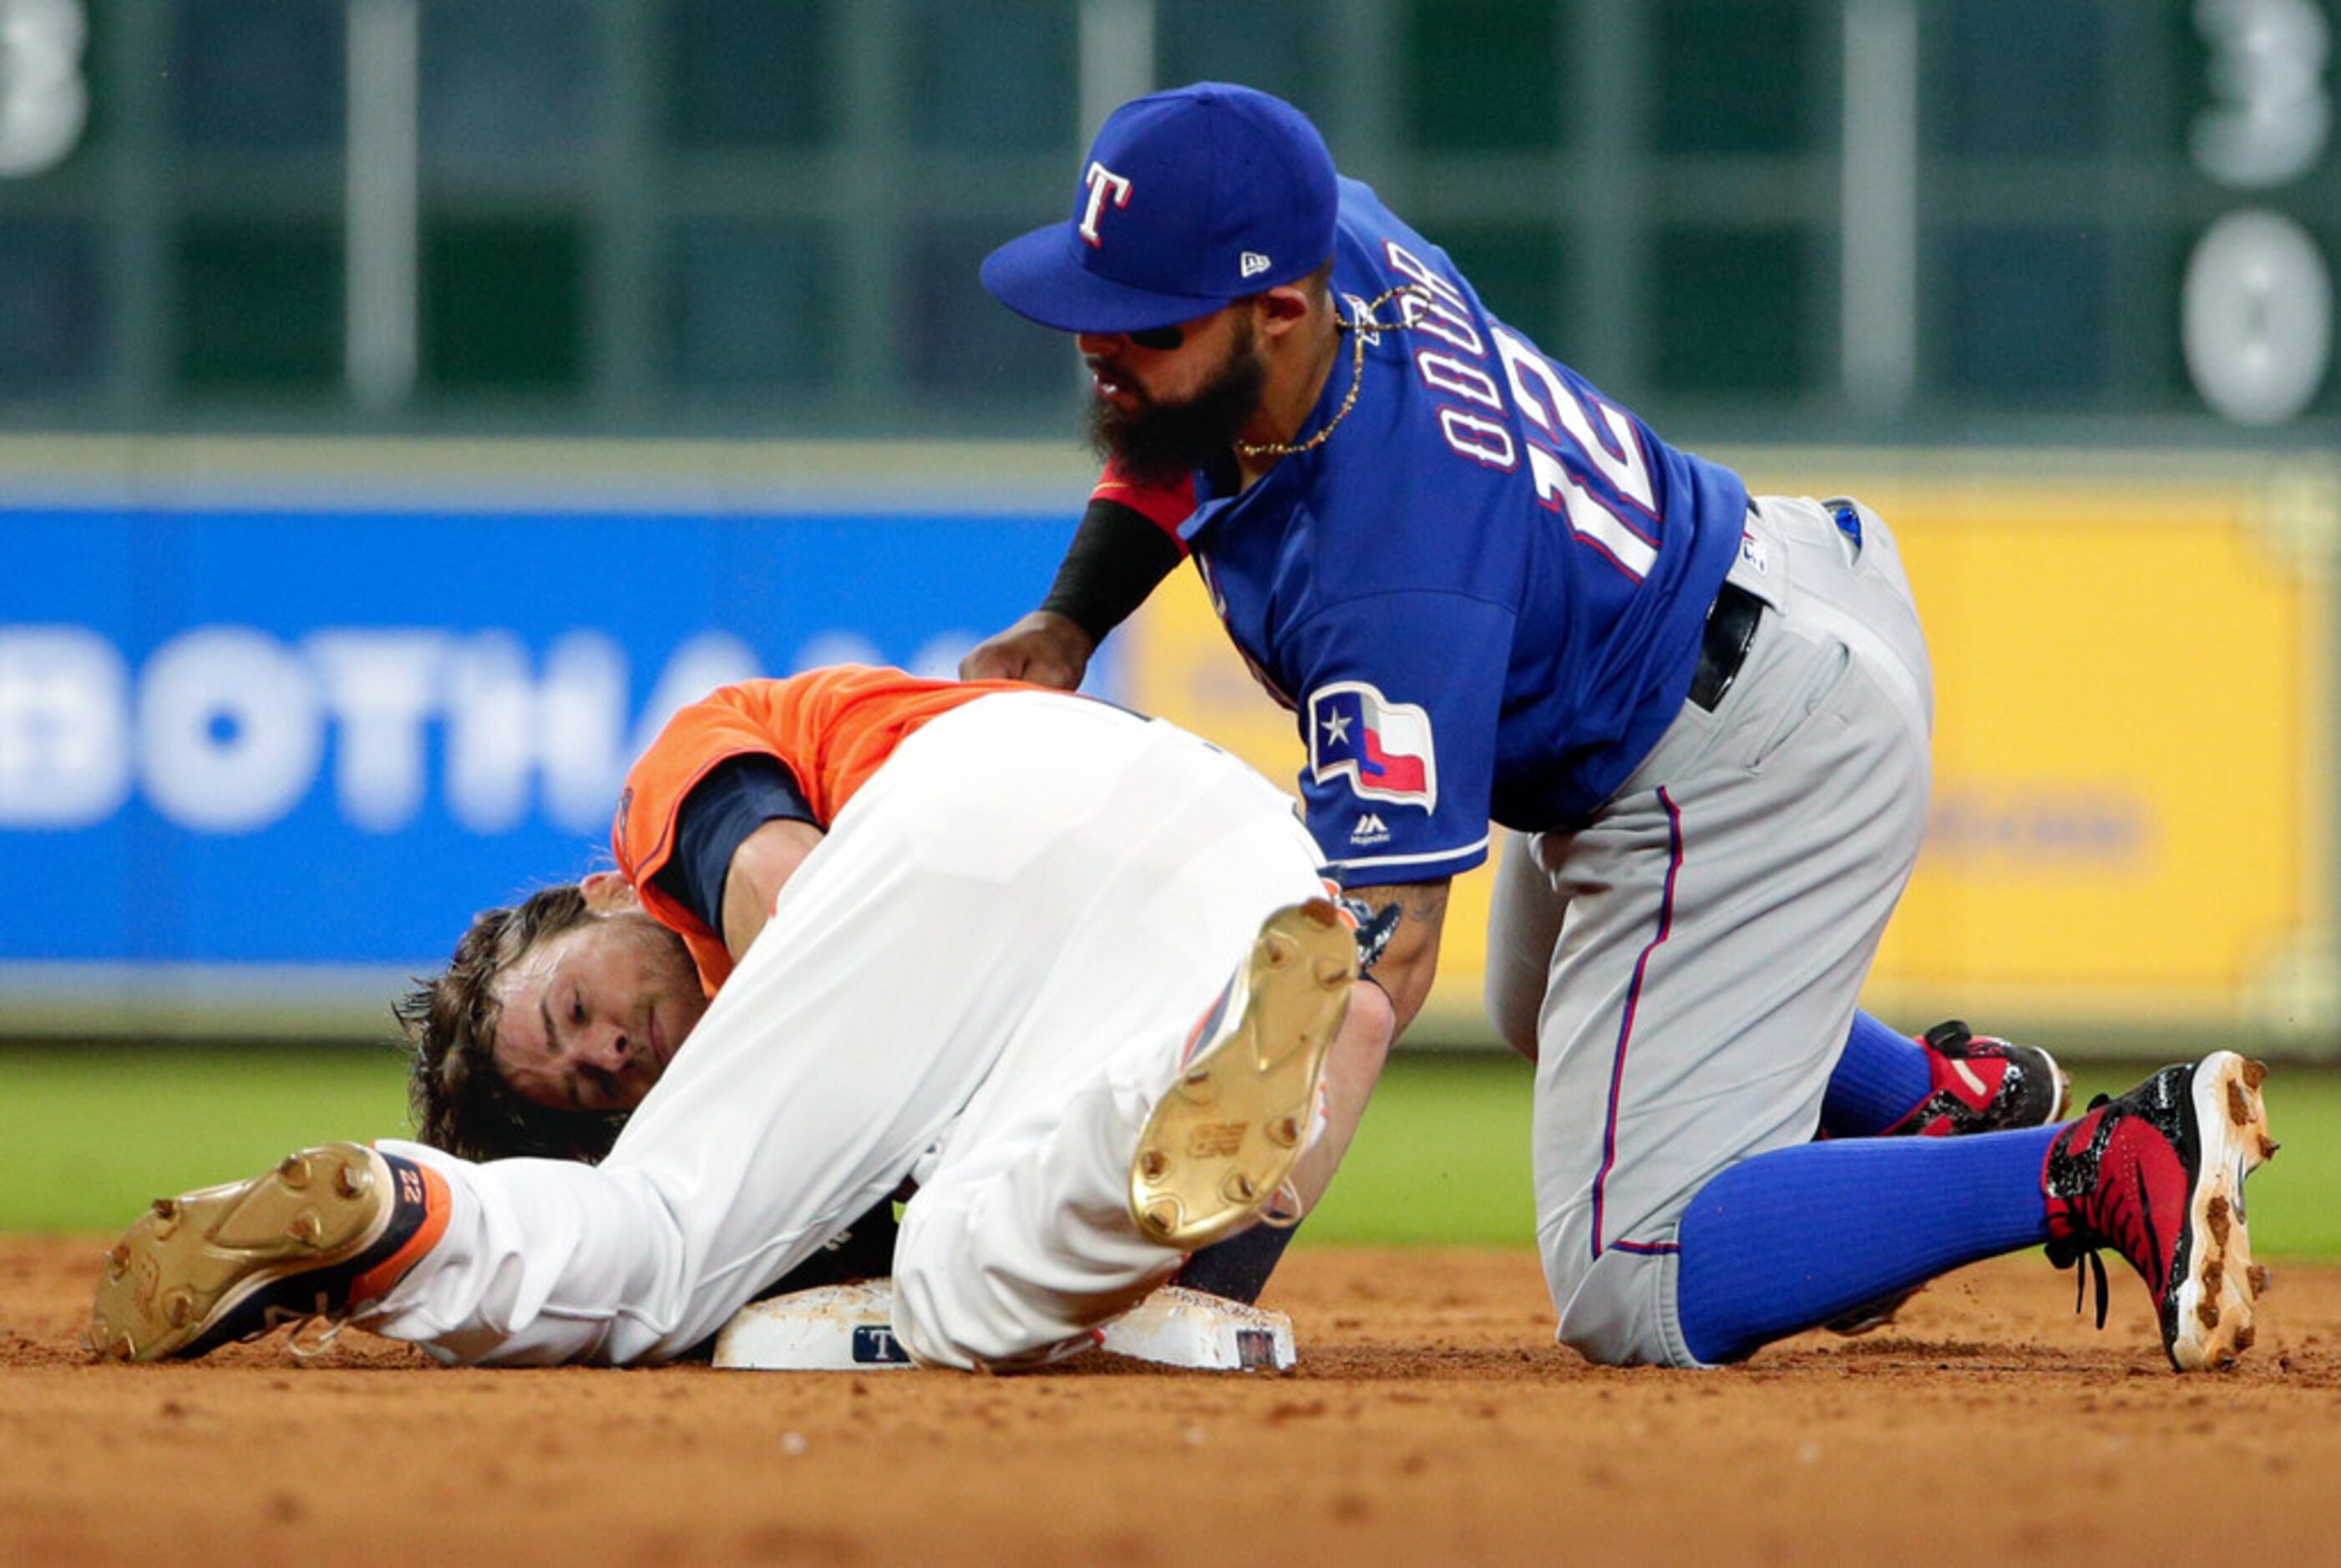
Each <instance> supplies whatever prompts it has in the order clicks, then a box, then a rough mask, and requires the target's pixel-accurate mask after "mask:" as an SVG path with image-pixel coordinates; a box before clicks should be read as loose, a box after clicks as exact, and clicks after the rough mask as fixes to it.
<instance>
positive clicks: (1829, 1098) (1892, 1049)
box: [1821, 1013, 1935, 1138]
mask: <svg viewBox="0 0 2341 1568" xmlns="http://www.w3.org/2000/svg"><path fill="white" fill-rule="evenodd" d="M1934 1087H1935V1077H1934V1074H1933V1073H1932V1072H1930V1071H1929V1070H1928V1067H1927V1050H1926V1047H1924V1046H1921V1045H1920V1044H1919V1043H1918V1041H1916V1040H1914V1039H1912V1038H1911V1037H1909V1036H1908V1035H1906V1034H1903V1033H1901V1032H1900V1031H1899V1030H1898V1029H1895V1028H1893V1027H1890V1026H1888V1025H1886V1024H1882V1023H1880V1022H1878V1020H1877V1019H1876V1018H1873V1017H1870V1016H1869V1015H1868V1013H1856V1014H1854V1015H1853V1028H1852V1029H1851V1030H1850V1031H1849V1032H1848V1034H1847V1035H1846V1037H1845V1054H1844V1055H1843V1056H1841V1057H1838V1059H1837V1067H1835V1069H1833V1070H1832V1071H1831V1072H1830V1074H1829V1081H1828V1090H1827V1091H1826V1092H1824V1093H1823V1094H1822V1096H1821V1131H1822V1132H1824V1133H1826V1134H1828V1136H1830V1137H1833V1138H1867V1137H1875V1136H1878V1134H1879V1133H1882V1132H1884V1131H1885V1130H1886V1129H1887V1128H1888V1127H1890V1126H1893V1125H1894V1124H1895V1123H1896V1122H1898V1121H1900V1120H1901V1119H1902V1118H1903V1117H1904V1116H1908V1115H1909V1114H1910V1113H1911V1112H1912V1111H1914V1110H1917V1109H1918V1102H1919V1101H1921V1100H1923V1099H1925V1098H1926V1097H1928V1095H1929V1094H1931V1093H1932V1092H1933V1091H1934Z"/></svg>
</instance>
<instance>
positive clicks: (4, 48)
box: [0, 0, 89, 180]
mask: <svg viewBox="0 0 2341 1568" xmlns="http://www.w3.org/2000/svg"><path fill="white" fill-rule="evenodd" d="M88 39H89V18H88V15H87V14H86V13H85V11H84V10H83V8H82V0H0V179H7V180H22V179H29V178H30V177H32V176H33V175H35V174H44V173H46V172H47V171H48V170H50V169H54V168H55V167H56V166H57V165H58V164H62V163H64V162H65V159H66V158H68V157H70V156H71V155H72V154H73V150H74V149H75V147H76V146H78V145H80V144H81V134H82V130H83V128H84V127H85V125H87V124H88V123H89V84H88V82H87V81H86V79H85V77H84V76H83V74H82V49H83V46H84V45H85V44H86V43H87V42H88Z"/></svg>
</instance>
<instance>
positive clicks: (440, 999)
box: [391, 883, 626, 1165]
mask: <svg viewBox="0 0 2341 1568" xmlns="http://www.w3.org/2000/svg"><path fill="white" fill-rule="evenodd" d="M592 918H594V917H593V911H592V910H591V909H589V908H587V907H586V904H585V895H584V894H583V892H582V891H580V890H579V889H578V888H577V887H576V886H575V885H574V884H572V883H563V884H562V885H561V886H559V887H553V888H544V889H543V891H541V892H538V893H534V894H532V895H531V896H530V897H529V898H525V899H523V900H522V901H521V902H520V903H519V904H518V905H515V906H514V907H513V908H509V909H490V910H487V911H486V912H484V913H483V914H482V915H480V916H479V917H478V918H476V919H474V920H473V922H472V928H471V929H470V930H468V931H466V932H464V933H463V940H462V941H460V942H458V943H456V944H455V956H454V958H453V960H451V961H450V962H449V964H448V966H447V969H446V972H445V973H444V974H442V975H438V976H435V977H433V978H417V979H416V981H415V985H414V988H413V990H411V991H409V992H408V993H407V994H406V995H405V996H403V997H401V998H399V1000H398V1001H397V1003H396V1004H395V1005H393V1007H392V1009H391V1010H392V1012H393V1013H394V1014H395V1015H397V1017H398V1021H399V1023H400V1025H401V1026H402V1027H403V1028H404V1030H405V1032H406V1039H407V1047H408V1051H409V1055H410V1057H411V1060H410V1063H409V1066H408V1071H407V1081H406V1097H407V1105H408V1107H409V1109H410V1111H411V1112H412V1114H413V1119H414V1126H415V1128H416V1136H418V1137H420V1138H421V1139H422V1141H423V1142H424V1143H426V1144H429V1145H431V1146H433V1147H434V1148H443V1149H445V1150H446V1151H447V1152H448V1153H449V1154H452V1155H457V1156H461V1157H463V1158H464V1159H469V1160H493V1159H506V1158H510V1157H512V1156H517V1155H530V1156H539V1157H542V1158H546V1159H572V1160H583V1161H584V1162H585V1163H586V1164H588V1165H593V1164H597V1163H599V1161H600V1160H601V1158H602V1156H604V1155H606V1154H608V1153H609V1152H610V1146H611V1145H612V1144H613V1143H615V1142H616V1141H617V1138H618V1132H619V1129H620V1128H622V1127H623V1126H625V1125H626V1114H625V1113H624V1112H623V1111H618V1112H599V1111H563V1110H556V1109H554V1108H553V1107H548V1106H540V1105H535V1104H533V1103H531V1102H530V1101H528V1100H524V1099H523V1098H522V1097H520V1096H519V1095H517V1094H515V1093H513V1088H512V1086H511V1085H509V1084H507V1083H505V1082H504V1078H503V1074H502V1073H501V1072H499V1071H497V1070H496V1063H495V1047H496V1018H497V1013H498V1009H497V1003H496V997H495V994H494V988H495V982H496V979H497V978H498V977H499V976H501V975H502V974H503V972H504V971H505V970H506V969H509V968H511V967H512V966H513V965H514V964H516V963H518V962H519V961H520V960H521V958H523V957H524V956H525V955H526V954H527V953H528V952H529V951H530V950H531V949H532V948H534V947H535V946H536V945H537V944H538V943H540V942H546V941H550V940H552V939H553V938H555V937H558V936H560V935H561V934H562V933H563V931H567V930H570V929H572V928H575V927H577V926H581V925H583V923H584V922H585V921H587V920H590V919H592Z"/></svg>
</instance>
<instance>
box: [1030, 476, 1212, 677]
mask: <svg viewBox="0 0 2341 1568" xmlns="http://www.w3.org/2000/svg"><path fill="white" fill-rule="evenodd" d="M1179 554H1180V552H1179V541H1177V540H1175V539H1172V538H1171V537H1170V535H1169V534H1167V533H1165V532H1163V531H1161V529H1159V528H1157V527H1156V526H1155V525H1154V523H1153V521H1151V519H1149V518H1148V517H1147V515H1146V514H1145V513H1144V512H1142V511H1138V510H1137V509H1136V508H1134V507H1127V506H1124V505H1122V504H1121V502H1120V501H1091V502H1090V506H1089V510H1088V511H1085V512H1083V513H1081V527H1080V528H1078V529H1076V530H1075V531H1074V532H1073V542H1072V543H1071V545H1070V546H1068V547H1067V548H1066V551H1065V560H1064V564H1062V565H1061V566H1060V567H1058V568H1057V581H1055V582H1054V583H1052V584H1051V585H1050V588H1049V597H1048V598H1046V599H1044V600H1041V609H1043V610H1050V611H1051V612H1053V613H1055V614H1058V615H1061V616H1063V617H1064V618H1065V619H1066V620H1070V621H1071V622H1072V623H1073V624H1074V625H1076V626H1078V627H1080V628H1081V630H1083V631H1086V632H1088V633H1089V636H1090V640H1091V642H1102V641H1104V640H1105V634H1106V633H1107V632H1109V631H1111V630H1113V629H1114V628H1115V627H1117V626H1120V625H1121V623H1122V622H1123V621H1125V620H1129V619H1130V612H1131V610H1136V609H1137V608H1138V607H1139V606H1140V605H1141V604H1143V603H1145V602H1146V596H1147V595H1148V594H1150V593H1151V592H1153V591H1154V585H1155V584H1156V583H1158V582H1160V581H1162V580H1163V579H1164V578H1166V577H1168V576H1170V573H1171V571H1172V570H1173V569H1175V568H1176V567H1177V566H1178V564H1179Z"/></svg>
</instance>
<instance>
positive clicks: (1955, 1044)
mask: <svg viewBox="0 0 2341 1568" xmlns="http://www.w3.org/2000/svg"><path fill="white" fill-rule="evenodd" d="M1918 1044H1919V1045H1920V1046H1921V1047H1924V1048H1925V1050H1926V1053H1927V1072H1928V1077H1929V1078H1930V1079H1931V1080H1932V1086H1933V1087H1931V1088H1930V1089H1929V1090H1928V1095H1927V1097H1926V1098H1925V1099H1923V1100H1921V1101H1919V1102H1918V1107H1916V1108H1915V1109H1913V1110H1912V1111H1911V1112H1910V1114H1909V1115H1908V1116H1904V1117H1903V1118H1902V1119H1901V1120H1900V1121H1898V1122H1896V1123H1895V1124H1894V1125H1893V1126H1890V1127H1888V1128H1887V1129H1886V1130H1885V1131H1883V1132H1881V1133H1879V1134H1878V1136H1879V1137H1883V1138H1908V1137H1921V1138H1957V1137H1967V1136H1970V1135H1972V1134H1975V1133H2004V1132H2013V1131H2016V1130H2017V1129H2019V1128H2024V1127H2045V1126H2049V1125H2050V1124H2051V1123H2054V1122H2056V1121H2057V1120H2058V1119H2059V1118H2061V1117H2062V1116H2064V1114H2065V1107H2067V1105H2068V1104H2070V1103H2071V1101H2072V1097H2073V1080H2072V1078H2071V1077H2069V1076H2068V1075H2067V1073H2066V1071H2065V1069H2064V1068H2062V1067H2058V1066H2057V1058H2056V1057H2052V1056H2050V1055H2049V1054H2048V1053H2047V1051H2044V1050H2042V1049H2041V1048H2040V1047H2037V1046H2019V1045H2017V1044H2015V1043H2014V1042H2013V1041H2009V1040H2001V1039H1995V1038H1993V1037H1991V1036H1989V1035H1978V1034H1974V1033H1971V1032H1970V1031H1969V1030H1968V1028H1967V1025H1966V1024H1964V1023H1962V1022H1960V1021H1959V1020H1958V1019H1957V1018H1950V1019H1947V1020H1945V1021H1944V1022H1942V1023H1939V1024H1937V1025H1936V1026H1935V1027H1933V1028H1931V1029H1928V1031H1927V1032H1926V1034H1925V1035H1923V1036H1921V1037H1920V1038H1919V1041H1918ZM1914 1295H1918V1290H1916V1289H1912V1290H1904V1291H1897V1292H1896V1293H1895V1294H1894V1295H1888V1296H1882V1297H1880V1298H1879V1299H1878V1300H1876V1301H1872V1302H1867V1303H1865V1304H1863V1305H1860V1306H1858V1307H1856V1308H1854V1310H1852V1311H1851V1312H1848V1313H1846V1314H1844V1315H1841V1316H1838V1317H1834V1318H1831V1319H1830V1320H1829V1321H1828V1323H1825V1324H1823V1325H1821V1326H1822V1327H1824V1328H1826V1329H1828V1331H1829V1332H1830V1333H1831V1334H1843V1335H1860V1334H1870V1333H1874V1332H1876V1331H1877V1330H1878V1329H1881V1328H1884V1327H1885V1326H1886V1325H1888V1324H1890V1323H1892V1322H1893V1321H1894V1315H1895V1314H1897V1313H1898V1312H1900V1311H1901V1310H1902V1308H1903V1306H1904V1305H1905V1304H1907V1303H1908V1301H1909V1299H1910V1298H1911V1297H1912V1296H1914Z"/></svg>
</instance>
